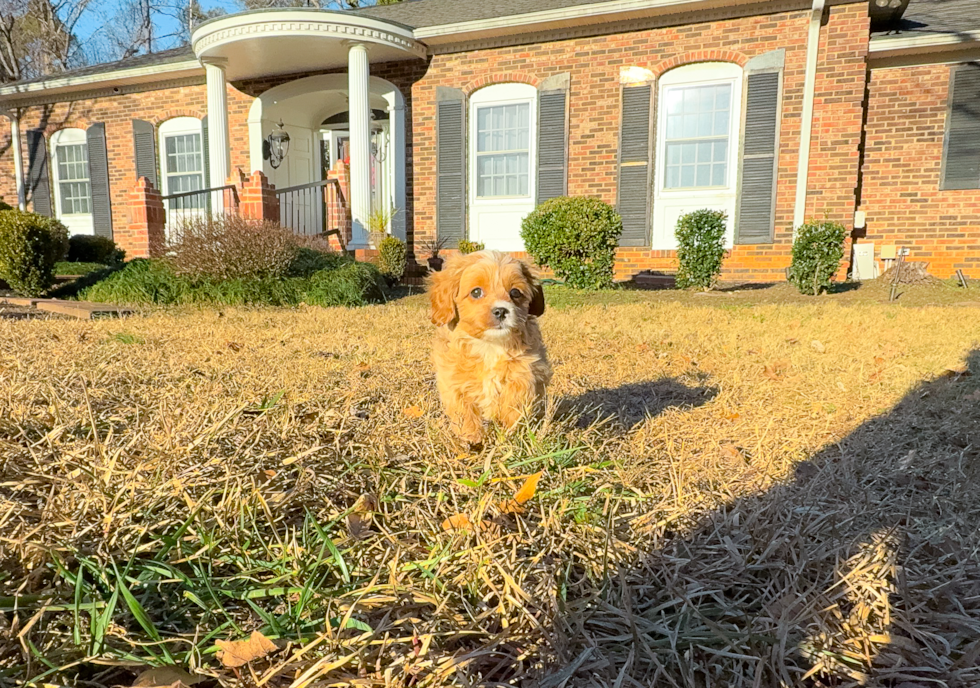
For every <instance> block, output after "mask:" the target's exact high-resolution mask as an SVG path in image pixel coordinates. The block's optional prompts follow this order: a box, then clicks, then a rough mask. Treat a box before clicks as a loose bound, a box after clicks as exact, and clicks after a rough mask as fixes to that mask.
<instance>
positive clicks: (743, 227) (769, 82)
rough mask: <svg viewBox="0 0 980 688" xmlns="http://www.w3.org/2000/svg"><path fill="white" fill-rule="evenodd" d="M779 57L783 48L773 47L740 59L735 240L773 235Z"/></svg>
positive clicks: (753, 240) (746, 241)
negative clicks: (742, 69) (741, 91)
mask: <svg viewBox="0 0 980 688" xmlns="http://www.w3.org/2000/svg"><path fill="white" fill-rule="evenodd" d="M784 59H785V51H784V50H774V51H772V52H770V53H766V54H764V55H760V56H758V57H756V58H753V59H752V60H749V62H748V63H747V64H746V65H745V97H744V98H743V102H744V105H743V111H742V142H741V143H742V145H741V151H742V155H741V159H740V160H739V174H738V204H737V206H736V210H735V243H737V244H770V243H772V241H773V232H774V224H775V215H776V174H777V163H778V160H777V154H778V151H779V120H780V112H781V110H782V107H781V103H782V73H783V62H784Z"/></svg>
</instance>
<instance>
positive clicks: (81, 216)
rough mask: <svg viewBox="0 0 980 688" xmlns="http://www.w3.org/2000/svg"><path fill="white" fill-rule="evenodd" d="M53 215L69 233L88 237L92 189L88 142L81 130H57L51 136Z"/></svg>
mask: <svg viewBox="0 0 980 688" xmlns="http://www.w3.org/2000/svg"><path fill="white" fill-rule="evenodd" d="M51 156H52V168H53V171H54V183H55V212H56V215H57V216H58V219H60V220H61V221H62V223H64V225H65V226H66V227H67V228H68V230H69V231H70V232H71V233H72V234H91V233H92V232H93V228H92V227H93V225H92V187H91V183H90V180H89V170H88V142H87V139H86V136H85V130H83V129H61V130H60V131H56V132H55V133H54V134H53V135H52V136H51Z"/></svg>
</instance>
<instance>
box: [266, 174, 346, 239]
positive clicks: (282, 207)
mask: <svg viewBox="0 0 980 688" xmlns="http://www.w3.org/2000/svg"><path fill="white" fill-rule="evenodd" d="M331 194H333V195H334V197H335V199H334V200H333V202H331V198H330V197H329V196H330V195H331ZM276 196H277V197H278V198H279V224H281V225H282V226H283V227H289V228H290V229H291V230H293V232H295V233H296V234H299V235H301V236H322V235H324V234H327V233H328V232H330V231H331V230H334V229H336V227H337V225H338V223H339V220H340V218H334V217H331V215H332V212H331V209H332V207H334V206H339V205H340V203H341V200H340V198H341V193H340V182H338V181H337V180H336V179H323V180H321V181H318V182H311V183H310V184H299V185H297V186H287V187H286V188H285V189H277V190H276Z"/></svg>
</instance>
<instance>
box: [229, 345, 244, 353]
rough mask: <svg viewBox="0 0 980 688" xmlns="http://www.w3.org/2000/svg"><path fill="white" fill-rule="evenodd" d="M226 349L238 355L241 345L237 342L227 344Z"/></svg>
mask: <svg viewBox="0 0 980 688" xmlns="http://www.w3.org/2000/svg"><path fill="white" fill-rule="evenodd" d="M228 348H229V349H231V350H232V351H234V352H235V353H238V352H239V351H241V350H242V345H241V344H239V343H238V342H228Z"/></svg>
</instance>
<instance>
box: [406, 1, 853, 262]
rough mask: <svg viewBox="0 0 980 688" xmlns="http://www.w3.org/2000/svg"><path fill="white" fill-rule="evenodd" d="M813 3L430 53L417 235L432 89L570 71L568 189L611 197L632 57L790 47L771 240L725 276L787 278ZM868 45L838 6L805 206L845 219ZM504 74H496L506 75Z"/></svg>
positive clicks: (420, 107) (718, 56) (431, 224)
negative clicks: (625, 72)
mask: <svg viewBox="0 0 980 688" xmlns="http://www.w3.org/2000/svg"><path fill="white" fill-rule="evenodd" d="M808 25H809V13H807V12H789V13H782V14H773V15H768V16H761V17H748V18H740V19H733V20H727V21H716V22H711V23H703V24H691V25H686V26H679V27H670V28H662V29H652V30H644V31H636V32H632V33H625V34H617V35H612V36H602V37H596V38H581V39H573V40H567V41H558V42H554V43H548V44H544V45H532V46H520V47H511V48H496V49H487V50H477V51H471V52H465V53H456V54H449V55H437V56H434V57H433V58H432V62H431V64H430V66H429V69H428V70H427V72H426V73H425V75H424V77H423V78H421V79H420V80H419V81H418V82H417V83H416V84H415V85H414V87H413V89H412V100H413V103H414V108H413V124H414V130H415V131H414V139H413V140H414V148H415V154H414V155H415V167H414V170H413V172H414V176H415V184H414V218H415V232H416V234H417V235H418V236H420V238H423V239H431V238H432V237H433V236H434V234H435V193H436V177H435V163H436V160H435V89H436V87H437V86H450V87H455V88H462V89H464V90H465V91H467V92H471V91H473V90H476V89H477V88H479V87H480V86H482V85H485V84H486V83H491V82H499V81H501V80H506V79H509V80H514V81H522V82H525V83H532V84H535V83H538V82H539V81H540V80H541V79H544V78H546V77H548V76H551V75H554V74H558V73H562V72H569V73H570V77H571V83H570V89H571V92H570V97H569V102H570V112H569V128H570V131H569V160H570V165H569V178H568V191H569V193H570V194H576V195H578V194H580V195H590V196H597V197H599V198H602V199H603V200H605V201H607V202H609V203H615V201H616V183H617V151H618V136H619V119H620V112H619V108H620V86H619V71H620V68H621V67H628V66H638V67H643V68H647V69H650V70H652V71H654V72H655V73H662V72H663V71H665V70H666V69H669V68H671V67H675V66H679V65H681V64H687V63H690V62H696V61H705V60H728V61H732V62H736V63H742V64H744V61H745V60H747V59H749V58H751V57H754V56H756V55H759V54H762V53H765V52H768V51H770V50H773V49H775V48H779V47H782V48H785V49H786V64H785V72H784V89H783V90H784V98H783V111H782V122H781V133H780V156H779V167H778V170H779V172H778V175H779V176H778V184H777V199H776V235H775V243H774V244H767V245H759V246H736V247H735V249H734V250H733V251H732V254H731V256H730V257H729V259H728V260H727V262H726V264H725V275H724V276H725V277H726V278H729V279H751V280H778V279H783V275H784V268H785V266H787V265H788V264H789V260H790V244H791V242H792V229H793V228H792V220H793V206H794V200H795V187H796V171H797V170H796V167H797V160H798V150H799V136H800V114H801V111H802V99H803V82H804V69H805V56H806V38H807V28H808ZM867 49H868V18H867V6H866V5H865V4H863V3H862V4H855V5H844V6H835V7H832V8H831V9H830V10H829V11H828V17H827V22H826V25H825V26H824V27H823V28H822V29H821V44H820V56H819V63H818V73H817V83H816V89H817V90H816V104H815V117H814V134H815V136H817V137H820V138H821V140H820V141H818V142H816V143H815V144H814V145H813V148H812V150H811V159H810V160H811V162H810V170H811V171H810V183H809V185H808V186H809V188H810V189H811V192H810V195H809V196H808V203H807V209H808V214H810V215H819V216H820V217H823V215H824V214H826V215H828V216H829V217H831V218H833V219H836V220H839V221H841V222H843V223H844V224H845V225H846V226H847V227H848V228H849V229H850V227H851V225H852V221H853V214H854V204H855V201H854V189H855V186H856V184H857V174H858V162H857V161H858V147H859V144H860V135H861V119H862V100H863V95H864V78H865V71H866V56H867ZM502 77H503V78H502ZM619 257H620V260H619V264H618V266H617V273H618V276H619V277H627V276H629V275H632V274H635V273H637V272H639V271H642V270H668V271H669V270H673V269H675V268H676V260H675V254H674V252H672V251H670V252H668V251H650V250H644V249H632V248H631V249H621V250H620V252H619Z"/></svg>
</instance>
